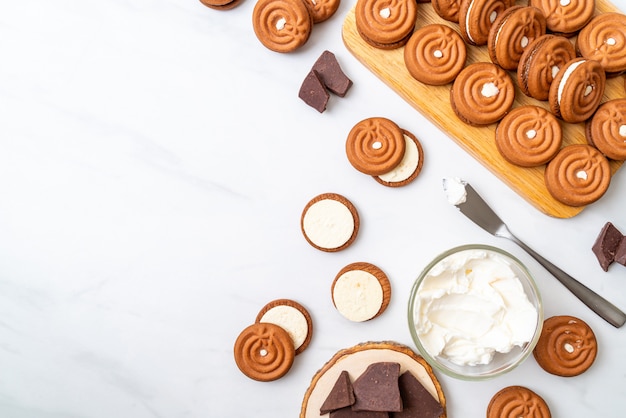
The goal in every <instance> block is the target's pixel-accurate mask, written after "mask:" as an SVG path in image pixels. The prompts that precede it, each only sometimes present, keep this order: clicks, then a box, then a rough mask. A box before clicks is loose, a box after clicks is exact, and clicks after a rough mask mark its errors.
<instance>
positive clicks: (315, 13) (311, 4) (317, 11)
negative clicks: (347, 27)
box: [302, 0, 341, 23]
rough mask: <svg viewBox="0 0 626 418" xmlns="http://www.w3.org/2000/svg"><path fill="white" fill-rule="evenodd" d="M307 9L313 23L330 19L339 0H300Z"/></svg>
mask: <svg viewBox="0 0 626 418" xmlns="http://www.w3.org/2000/svg"><path fill="white" fill-rule="evenodd" d="M302 1H303V2H304V4H305V6H306V7H307V8H308V9H309V13H310V14H311V18H312V19H313V23H320V22H324V21H325V20H328V19H330V17H331V16H332V15H334V14H335V12H336V11H337V9H338V8H339V4H340V3H341V1H340V0H302Z"/></svg>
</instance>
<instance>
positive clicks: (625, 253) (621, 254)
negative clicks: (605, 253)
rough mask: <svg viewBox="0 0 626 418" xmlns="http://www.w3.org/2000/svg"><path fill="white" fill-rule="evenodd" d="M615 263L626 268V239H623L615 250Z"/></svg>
mask: <svg viewBox="0 0 626 418" xmlns="http://www.w3.org/2000/svg"><path fill="white" fill-rule="evenodd" d="M615 262H616V263H619V264H621V265H622V266H626V238H622V240H621V241H620V242H619V245H618V246H617V249H616V250H615Z"/></svg>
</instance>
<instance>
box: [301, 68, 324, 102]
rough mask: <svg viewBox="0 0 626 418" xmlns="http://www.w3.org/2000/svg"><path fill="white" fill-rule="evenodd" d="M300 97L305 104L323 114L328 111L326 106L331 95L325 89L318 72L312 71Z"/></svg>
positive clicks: (302, 87)
mask: <svg viewBox="0 0 626 418" xmlns="http://www.w3.org/2000/svg"><path fill="white" fill-rule="evenodd" d="M298 97H299V98H301V99H302V100H304V103H306V104H308V105H309V106H311V107H312V108H314V109H315V110H317V111H318V112H320V113H322V112H323V111H324V110H326V105H327V104H328V99H329V98H330V95H329V94H328V92H327V91H326V88H325V87H324V84H323V83H322V80H320V78H319V75H318V74H317V72H315V71H314V70H311V71H309V73H308V74H307V76H306V78H305V79H304V81H303V82H302V85H301V86H300V92H299V93H298Z"/></svg>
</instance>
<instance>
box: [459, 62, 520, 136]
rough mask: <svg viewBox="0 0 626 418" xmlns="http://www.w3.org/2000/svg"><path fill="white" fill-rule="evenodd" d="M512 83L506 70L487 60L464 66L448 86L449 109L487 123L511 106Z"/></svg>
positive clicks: (469, 120)
mask: <svg viewBox="0 0 626 418" xmlns="http://www.w3.org/2000/svg"><path fill="white" fill-rule="evenodd" d="M514 100H515V87H514V85H513V80H512V79H511V77H510V76H509V74H508V73H507V72H506V71H505V70H503V69H502V68H500V67H498V66H497V65H495V64H493V63H490V62H476V63H473V64H470V65H468V66H467V67H465V68H464V69H463V70H462V71H461V72H460V73H459V75H458V76H457V78H456V80H454V84H453V85H452V88H451V89H450V103H451V105H452V110H453V111H454V113H455V114H456V115H457V116H458V118H459V119H461V120H462V121H463V122H465V123H467V124H469V125H474V126H480V125H489V124H491V123H495V122H497V121H499V120H500V119H502V118H503V117H504V115H506V114H507V113H508V112H509V110H511V108H512V107H513V101H514Z"/></svg>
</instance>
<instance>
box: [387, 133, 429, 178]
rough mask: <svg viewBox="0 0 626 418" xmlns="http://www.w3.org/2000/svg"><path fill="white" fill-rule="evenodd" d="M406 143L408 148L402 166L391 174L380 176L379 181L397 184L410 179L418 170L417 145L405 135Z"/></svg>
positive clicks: (401, 162)
mask: <svg viewBox="0 0 626 418" xmlns="http://www.w3.org/2000/svg"><path fill="white" fill-rule="evenodd" d="M404 142H405V143H406V147H405V151H404V156H403V157H402V161H400V164H398V165H397V166H396V168H394V169H393V170H391V171H390V172H388V173H385V174H381V175H380V176H378V178H379V179H381V180H383V181H386V182H388V183H396V182H400V181H404V180H406V179H408V178H409V177H411V174H413V173H414V172H415V170H417V166H418V165H419V159H420V153H419V149H418V148H417V144H415V142H414V141H413V140H412V139H411V138H410V137H408V136H406V135H404Z"/></svg>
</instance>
